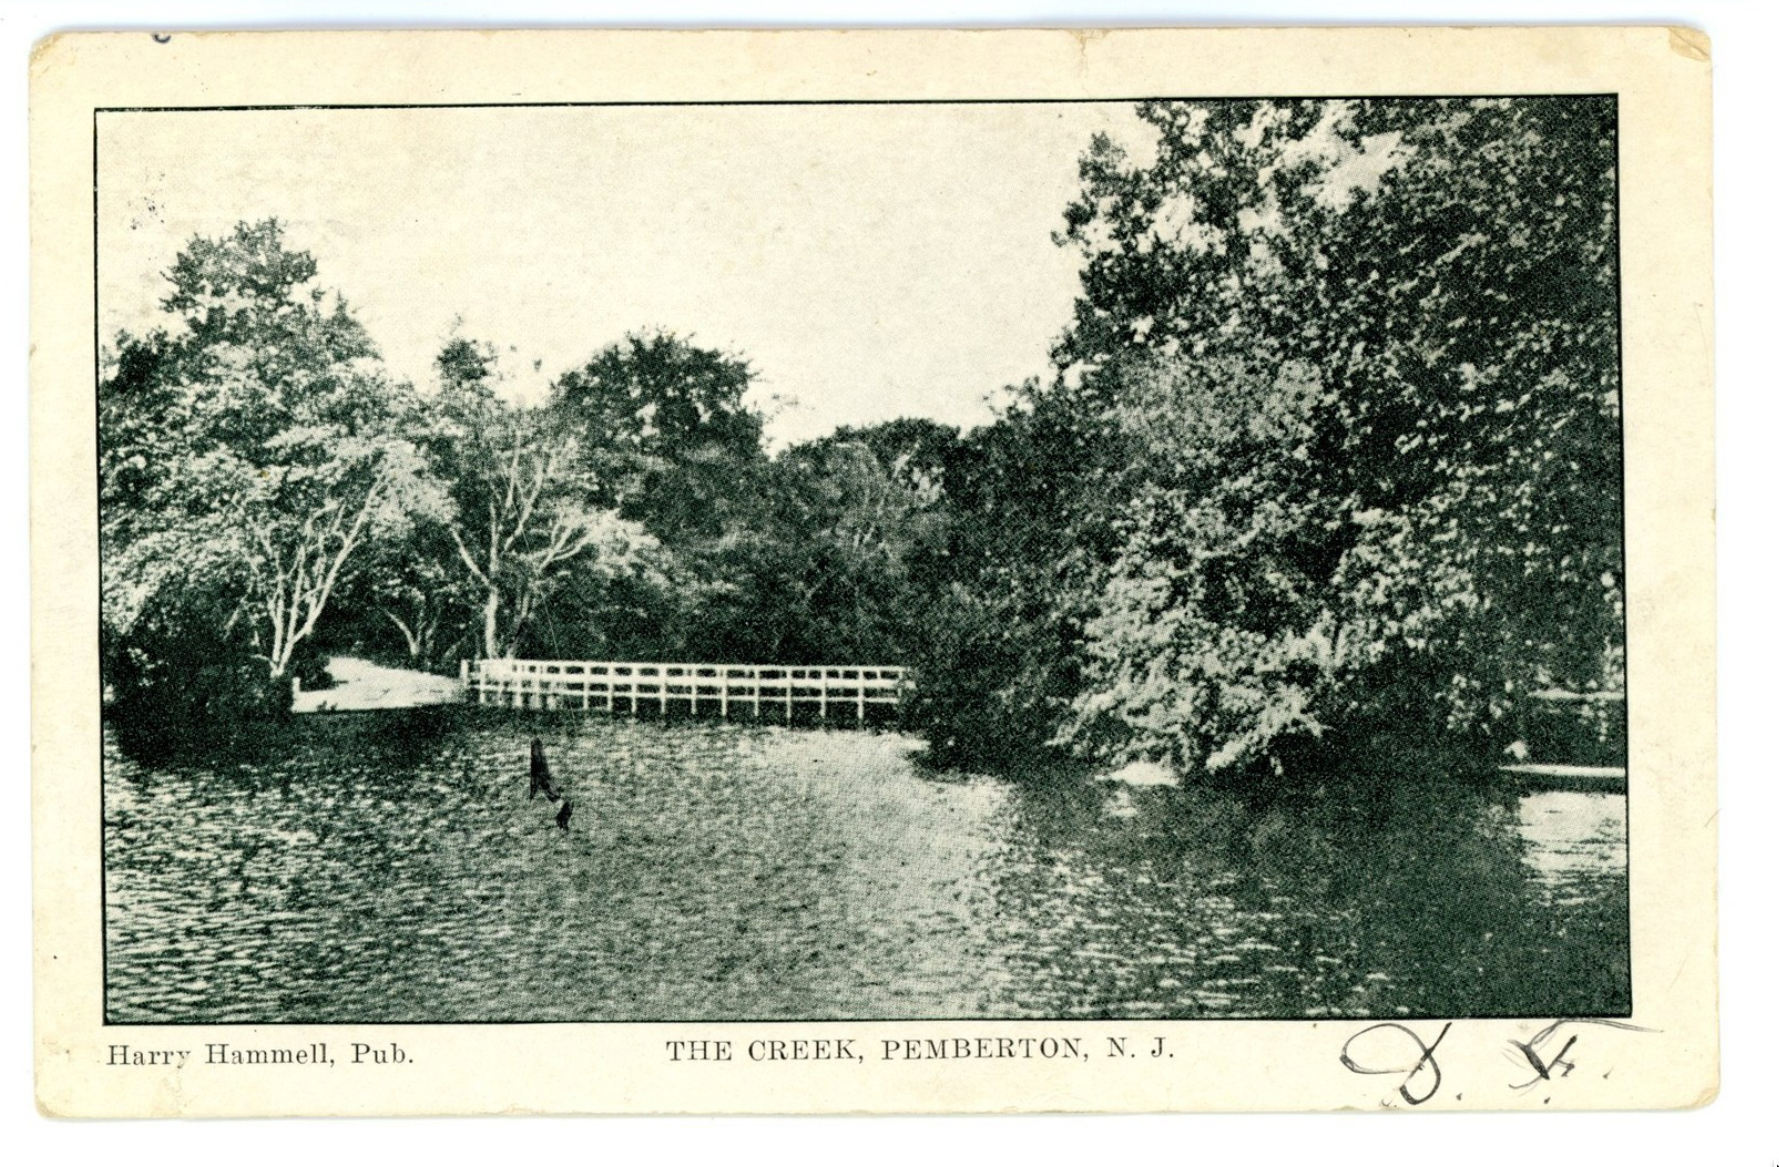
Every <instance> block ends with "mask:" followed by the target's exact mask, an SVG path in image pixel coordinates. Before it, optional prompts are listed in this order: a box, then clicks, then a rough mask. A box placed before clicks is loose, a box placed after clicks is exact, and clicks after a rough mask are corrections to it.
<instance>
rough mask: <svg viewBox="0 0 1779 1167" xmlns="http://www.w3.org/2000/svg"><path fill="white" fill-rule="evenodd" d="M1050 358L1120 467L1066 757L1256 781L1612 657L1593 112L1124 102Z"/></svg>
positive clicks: (1495, 703) (1587, 102)
mask: <svg viewBox="0 0 1779 1167" xmlns="http://www.w3.org/2000/svg"><path fill="white" fill-rule="evenodd" d="M1143 113H1144V116H1145V117H1146V118H1147V119H1148V120H1149V121H1150V122H1151V123H1152V124H1153V125H1154V126H1155V127H1156V129H1157V131H1158V135H1159V143H1158V150H1157V156H1156V160H1155V162H1154V163H1153V164H1152V165H1149V166H1143V167H1138V166H1133V165H1131V164H1129V162H1128V160H1127V159H1125V158H1124V157H1123V156H1122V155H1121V154H1120V153H1119V152H1118V151H1117V150H1115V149H1114V148H1112V147H1111V146H1110V144H1109V143H1106V142H1104V141H1101V142H1099V143H1096V145H1095V148H1094V150H1093V151H1092V152H1091V153H1090V155H1089V157H1088V158H1087V159H1086V160H1085V161H1084V163H1083V167H1082V174H1083V180H1084V191H1083V196H1082V198H1081V199H1080V200H1079V201H1078V202H1077V203H1076V204H1074V205H1073V206H1072V207H1071V208H1070V211H1069V213H1068V217H1067V224H1068V225H1067V228H1066V231H1065V233H1064V235H1063V236H1062V239H1063V241H1064V242H1066V243H1068V244H1069V245H1071V246H1075V247H1077V248H1079V249H1080V250H1081V251H1082V252H1083V287H1084V295H1083V297H1082V300H1081V302H1080V304H1079V305H1078V310H1077V321H1076V326H1075V327H1074V329H1073V330H1072V331H1071V333H1070V335H1069V337H1068V338H1067V339H1066V340H1065V342H1064V343H1063V344H1062V345H1061V346H1059V349H1058V360H1059V362H1061V363H1062V364H1063V366H1064V369H1063V373H1064V375H1065V378H1073V379H1074V380H1075V382H1076V384H1077V385H1078V387H1079V388H1078V390H1077V392H1076V396H1077V397H1079V398H1080V399H1081V400H1083V401H1084V402H1086V403H1088V404H1089V405H1090V406H1091V407H1094V408H1098V409H1099V410H1101V411H1102V416H1103V419H1104V421H1105V423H1106V424H1105V426H1104V432H1105V434H1106V435H1107V436H1106V439H1105V441H1106V443H1107V444H1108V445H1110V446H1111V447H1112V448H1113V449H1115V450H1116V451H1118V454H1117V457H1116V459H1115V461H1117V462H1121V463H1126V464H1128V467H1129V469H1128V471H1127V472H1125V473H1123V474H1121V475H1120V478H1121V485H1120V488H1119V490H1117V491H1115V492H1113V497H1115V498H1118V499H1119V500H1120V501H1119V505H1120V506H1121V507H1123V508H1124V516H1123V517H1122V518H1121V519H1120V520H1118V522H1117V523H1116V524H1115V527H1116V530H1117V531H1118V533H1119V540H1118V546H1117V551H1116V554H1115V555H1114V556H1113V557H1112V558H1111V559H1110V560H1109V561H1108V562H1107V564H1106V571H1105V574H1104V576H1103V577H1102V579H1103V602H1102V601H1096V603H1097V605H1098V612H1097V614H1096V615H1095V616H1093V617H1092V618H1090V620H1089V621H1088V626H1087V627H1088V644H1087V658H1088V661H1089V662H1090V663H1089V667H1088V671H1087V675H1086V683H1085V686H1084V689H1083V692H1082V694H1081V695H1080V697H1079V699H1078V700H1077V701H1076V713H1077V717H1076V719H1075V721H1074V722H1073V724H1072V726H1071V727H1070V732H1071V735H1072V736H1073V737H1074V739H1075V740H1076V742H1077V743H1078V744H1079V745H1081V746H1082V747H1083V748H1089V749H1101V750H1112V751H1114V752H1125V753H1142V754H1154V753H1162V754H1169V755H1172V756H1174V757H1176V759H1177V760H1179V761H1181V762H1183V763H1184V764H1186V765H1188V766H1195V767H1198V768H1201V769H1203V770H1206V771H1228V772H1247V771H1251V770H1252V769H1254V768H1255V767H1257V766H1258V767H1260V768H1262V769H1266V768H1269V767H1270V769H1272V770H1273V771H1275V772H1276V771H1278V770H1279V769H1280V768H1281V767H1282V766H1285V764H1286V763H1287V762H1288V761H1289V760H1290V759H1291V758H1292V757H1294V756H1295V755H1296V754H1298V753H1300V752H1301V750H1302V749H1303V748H1304V747H1306V746H1307V745H1309V744H1313V743H1321V744H1327V743H1329V742H1344V743H1347V744H1351V743H1352V742H1354V741H1357V740H1364V739H1371V740H1373V742H1374V744H1375V743H1376V742H1377V741H1379V740H1383V739H1385V738H1388V737H1391V736H1395V737H1397V738H1401V739H1419V740H1422V741H1428V740H1435V739H1439V738H1441V737H1442V736H1443V737H1445V738H1447V739H1453V738H1456V737H1459V736H1461V735H1465V734H1474V733H1486V732H1487V731H1488V729H1489V728H1490V726H1491V725H1492V724H1493V723H1494V722H1496V721H1498V720H1499V719H1500V718H1501V717H1502V716H1503V715H1504V713H1505V711H1506V710H1507V709H1508V708H1509V707H1510V705H1511V701H1512V700H1513V697H1514V695H1515V694H1516V693H1521V692H1524V691H1525V690H1526V689H1528V688H1532V687H1536V686H1538V685H1540V684H1549V683H1563V684H1568V685H1574V686H1577V687H1590V688H1592V687H1602V686H1610V685H1611V684H1612V683H1613V682H1614V679H1615V678H1614V675H1613V674H1614V663H1613V662H1614V660H1615V659H1622V655H1621V654H1622V596H1621V593H1620V590H1619V589H1620V583H1619V580H1620V575H1621V572H1620V567H1619V564H1620V559H1621V554H1622V552H1621V548H1620V546H1619V535H1618V522H1617V514H1618V509H1619V502H1618V500H1619V490H1618V461H1617V457H1618V455H1617V450H1618V440H1619V439H1618V434H1619V415H1618V404H1617V388H1618V382H1617V347H1616V331H1615V324H1616V317H1615V311H1614V309H1615V290H1616V280H1617V272H1616V265H1615V259H1614V250H1613V239H1614V237H1615V222H1614V218H1613V214H1614V194H1613V189H1614V188H1613V184H1614V173H1613V160H1612V136H1613V122H1612V106H1611V103H1610V101H1606V100H1600V99H1589V98H1553V99H1509V100H1500V101H1424V102H1423V101H1418V102H1402V101H1373V102H1335V103H1319V102H1234V103H1219V104H1215V105H1200V104H1196V103H1165V104H1152V105H1148V106H1146V107H1144V110H1143Z"/></svg>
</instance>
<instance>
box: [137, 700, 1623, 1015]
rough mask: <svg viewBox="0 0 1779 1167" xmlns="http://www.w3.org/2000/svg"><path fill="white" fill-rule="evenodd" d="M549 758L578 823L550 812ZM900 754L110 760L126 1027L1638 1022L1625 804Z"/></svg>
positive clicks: (625, 746) (795, 750) (798, 747)
mask: <svg viewBox="0 0 1779 1167" xmlns="http://www.w3.org/2000/svg"><path fill="white" fill-rule="evenodd" d="M534 733H535V734H537V735H538V736H540V737H542V738H543V740H544V743H545V747H546V750H547V752H548V754H549V757H550V760H551V765H552V768H553V769H554V771H555V773H556V775H557V778H558V779H559V780H560V781H562V782H563V783H564V784H565V786H566V787H567V789H568V793H569V795H570V797H571V798H572V799H573V801H574V805H575V812H574V819H573V823H572V829H571V830H570V831H569V832H567V833H566V834H565V833H563V832H561V831H559V830H557V829H556V828H555V826H554V823H553V821H552V815H553V809H554V808H552V807H550V806H549V805H548V804H547V803H546V802H545V800H544V799H543V798H541V797H540V798H539V799H537V800H536V801H528V800H527V798H526V789H527V785H528V777H527V772H526V757H527V744H528V742H529V740H530V737H531V736H532V735H533V734H534ZM918 744H919V743H918V742H917V741H915V740H913V739H910V738H906V737H902V736H898V735H895V734H884V733H861V732H851V731H848V732H822V731H816V730H786V729H782V728H771V727H758V726H738V725H726V724H709V723H682V724H658V723H649V722H643V723H634V722H629V721H625V720H622V719H619V720H606V719H603V718H600V717H592V718H581V717H574V718H570V717H547V716H541V715H540V716H539V717H538V719H536V720H529V721H528V720H523V719H522V718H521V717H520V716H519V715H513V714H507V713H484V712H483V711H475V710H464V709H453V710H425V711H412V712H406V713H401V712H396V713H367V714H343V715H335V716H319V717H305V718H298V719H295V720H294V721H293V722H292V723H291V724H290V725H288V726H285V727H276V728H273V729H271V730H268V731H267V734H266V735H265V736H264V737H263V738H261V739H260V740H258V741H256V742H254V743H251V744H250V745H249V746H245V747H237V748H235V749H233V750H231V751H228V752H226V753H218V754H215V755H212V756H208V757H206V758H205V759H204V760H203V761H202V762H201V763H196V762H191V761H181V762H160V763H154V764H148V763H144V762H139V761H136V760H132V759H131V758H129V757H127V756H125V755H124V754H123V753H121V752H120V751H119V750H118V749H117V748H116V746H115V744H114V743H113V742H112V741H111V740H110V739H109V737H108V740H107V747H106V750H107V752H106V800H105V801H106V870H107V875H106V891H107V917H106V928H107V935H106V941H107V1007H108V1011H109V1016H110V1019H111V1020H112V1021H118V1022H147V1021H211V1022H222V1021H262V1022H273V1021H359V1022H370V1021H450V1020H489V1021H493V1020H526V1021H550V1020H616V1019H684V1020H692V1019H742V1018H812V1019H813V1018H843V1017H846V1018H900V1017H926V1018H941V1017H959V1018H962V1017H1101V1016H1107V1017H1112V1016H1127V1017H1140V1016H1165V1017H1198V1016H1228V1017H1255V1016H1266V1017H1311V1016H1330V1015H1341V1016H1390V1015H1397V1014H1415V1015H1442V1016H1478V1015H1539V1016H1558V1015H1577V1014H1598V1013H1622V1012H1626V1011H1628V1008H1629V991H1630V990H1629V980H1630V978H1629V963H1628V942H1627V930H1626V923H1627V921H1626V877H1625V835H1624V831H1625V818H1624V805H1625V804H1624V799H1623V797H1622V796H1615V795H1595V794H1539V795H1532V796H1527V797H1525V798H1518V797H1514V796H1505V795H1497V796H1492V797H1487V796H1484V795H1481V794H1477V793H1473V792H1459V791H1455V790H1452V789H1449V788H1448V787H1447V785H1446V784H1441V783H1429V784H1428V785H1427V787H1425V788H1421V789H1416V790H1407V789H1404V788H1400V787H1399V788H1395V789H1394V790H1393V791H1386V792H1385V793H1383V794H1381V795H1379V796H1378V797H1376V798H1373V799H1370V800H1367V801H1366V802H1365V804H1364V805H1346V804H1343V803H1342V802H1341V800H1339V799H1334V798H1326V799H1321V800H1311V801H1309V802H1306V803H1305V804H1304V805H1302V806H1297V807H1293V808H1288V809H1273V810H1269V811H1265V812H1261V811H1256V810H1254V809H1251V808H1247V807H1245V806H1243V805H1242V804H1241V803H1239V802H1237V801H1235V800H1232V799H1228V798H1225V797H1222V796H1218V795H1211V794H1207V793H1204V792H1201V791H1191V790H1182V789H1169V788H1158V789H1128V788H1125V787H1122V786H1115V785H1110V784H1100V783H1083V782H1079V781H1076V782H1050V783H1027V784H1015V783H1012V782H1009V781H1007V780H1005V779H1001V778H991V777H982V776H976V777H967V776H964V777H960V776H955V775H935V774H930V773H926V772H924V771H923V770H921V769H920V768H919V767H918V766H916V765H915V764H914V762H913V761H912V758H911V755H912V754H913V753H914V751H915V750H916V748H917V747H918Z"/></svg>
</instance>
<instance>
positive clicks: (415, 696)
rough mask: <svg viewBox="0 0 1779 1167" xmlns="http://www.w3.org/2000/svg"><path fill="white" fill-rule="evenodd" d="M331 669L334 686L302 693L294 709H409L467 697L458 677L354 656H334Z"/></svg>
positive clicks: (312, 710) (446, 702)
mask: <svg viewBox="0 0 1779 1167" xmlns="http://www.w3.org/2000/svg"><path fill="white" fill-rule="evenodd" d="M327 671H328V672H329V673H330V674H332V675H333V678H334V681H335V682H336V683H335V685H334V687H333V688H331V689H316V690H315V691H313V692H307V693H298V694H297V695H296V702H295V704H294V705H293V706H292V707H291V709H292V712H295V713H336V712H339V713H344V712H347V711H351V710H360V709H409V708H412V707H413V706H416V705H449V704H452V703H454V702H457V701H461V700H463V685H462V684H461V683H460V682H459V681H458V680H457V679H456V678H455V677H441V676H438V675H436V674H434V673H422V672H416V671H415V670H413V669H392V668H388V667H386V666H384V665H378V664H372V663H371V662H370V661H367V660H360V659H358V658H357V657H350V656H336V657H334V658H332V659H331V660H329V661H328V664H327Z"/></svg>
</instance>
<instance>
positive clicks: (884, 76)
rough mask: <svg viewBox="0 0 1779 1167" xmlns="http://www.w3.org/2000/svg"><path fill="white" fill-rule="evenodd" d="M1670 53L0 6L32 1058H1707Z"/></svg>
mask: <svg viewBox="0 0 1779 1167" xmlns="http://www.w3.org/2000/svg"><path fill="white" fill-rule="evenodd" d="M1710 67H1711V57H1710V45H1709V42H1708V41H1707V40H1705V39H1704V38H1703V37H1702V36H1700V35H1696V34H1694V33H1691V32H1689V31H1687V30H1684V29H1673V28H1662V27H1651V28H1621V29H1610V28H1546V29H1533V28H1521V29H1510V28H1497V29H1458V28H1444V29H1435V28H1422V29H1412V28H1400V29H1388V28H1374V29H1357V28H1354V29H1340V30H1313V29H1294V30H1291V29H1277V30H1262V29H1227V30H1209V29H1204V30H1186V29H1174V30H1138V29H1112V30H1106V31H1092V32H1088V31H1082V30H1074V31H1070V30H1051V31H1044V30H1036V29H1029V30H995V31H942V30H927V31H919V30H905V31H894V32H892V31H856V30H855V31H843V30H835V31H816V30H803V31H765V30H756V31H743V30H733V31H710V32H683V33H682V32H674V31H633V32H631V31H588V30H581V31H575V30H553V31H543V30H535V31H493V30H481V31H442V30H441V31H420V30H410V31H400V32H346V31H342V32H271V31H266V32H241V33H233V32H231V33H227V34H220V35H212V34H209V33H191V32H181V31H179V30H173V31H171V32H159V33H152V34H151V33H149V32H143V33H140V34H137V33H117V34H111V33H104V34H84V33H75V34H70V35H68V36H66V37H58V38H54V39H52V40H49V41H46V42H43V43H42V44H41V45H40V46H39V47H38V49H37V50H36V52H35V54H34V56H33V59H32V86H31V93H32V112H31V116H32V121H31V125H32V186H31V189H32V212H33V233H32V240H31V248H32V263H33V284H32V289H33V298H32V302H31V306H30V328H31V339H30V344H31V360H32V366H31V378H32V380H31V425H30V435H31V461H30V475H31V492H30V502H31V508H32V516H33V517H32V558H31V570H32V578H33V590H32V608H33V621H32V648H31V660H32V669H33V682H32V694H31V702H30V715H31V718H32V747H33V763H32V772H33V782H32V799H33V802H32V818H31V830H32V843H31V855H32V865H33V866H32V880H31V895H32V898H33V905H34V909H33V913H34V914H33V926H32V930H33V936H34V941H33V959H34V966H33V967H34V977H35V989H34V1014H35V1017H36V1026H37V1032H36V1035H35V1039H34V1041H35V1049H36V1059H35V1067H36V1074H37V1084H36V1088H35V1089H36V1097H37V1101H38V1106H39V1108H40V1109H41V1110H42V1111H43V1112H44V1113H45V1114H48V1115H52V1116H62V1117H74V1116H78V1117H135V1118H142V1117H167V1116H179V1117H187V1118H194V1117H217V1118H234V1117H267V1116H279V1115H292V1116H294V1115H304V1116H318V1117H321V1116H333V1117H360V1116H364V1117H369V1116H380V1115H381V1116H392V1115H406V1116H416V1115H492V1114H510V1113H532V1114H554V1115H566V1114H589V1113H591V1114H632V1115H641V1114H657V1115H658V1114H684V1115H693V1114H696V1115H713V1116H714V1115H758V1114H774V1113H776V1114H789V1115H816V1114H830V1115H832V1114H846V1113H877V1114H895V1115H909V1114H921V1113H927V1114H966V1113H1042V1112H1057V1111H1061V1112H1075V1113H1120V1112H1158V1113H1171V1112H1180V1111H1274V1112H1276V1111H1285V1110H1292V1109H1298V1110H1303V1109H1309V1110H1319V1111H1329V1110H1346V1109H1352V1110H1362V1111H1377V1110H1401V1111H1418V1112H1425V1111H1447V1110H1451V1111H1456V1110H1465V1111H1546V1110H1552V1111H1554V1110H1567V1111H1580V1110H1590V1109H1592V1110H1601V1109H1606V1110H1645V1109H1660V1108H1689V1107H1699V1106H1704V1105H1706V1104H1708V1103H1709V1102H1710V1101H1711V1099H1712V1098H1714V1097H1715V1095H1716V1092H1717V1090H1718V1085H1719V1074H1718V1044H1717V1042H1718V1037H1717V1032H1718V1031H1717V1026H1718V1006H1717V999H1718V998H1717V994H1718V991H1719V988H1718V979H1717V978H1718V964H1717V944H1718V934H1717V921H1716V902H1717V901H1716V897H1717V877H1716V867H1715V864H1716V831H1717V827H1716V823H1717V819H1718V814H1717V812H1718V802H1717V790H1716V777H1715V766H1716V753H1715V736H1714V735H1715V717H1716V705H1715V702H1716V692H1715V689H1714V687H1713V677H1714V671H1715V667H1716V663H1715V662H1716V658H1715V647H1714V646H1715V640H1714V637H1715V632H1714V630H1713V627H1712V622H1713V620H1714V619H1715V609H1714V601H1713V588H1714V583H1713V581H1714V578H1715V577H1714V571H1715V567H1714V561H1713V554H1714V550H1713V540H1714V527H1713V524H1714V522H1715V517H1714V516H1715V507H1716V495H1715V493H1714V489H1715V488H1714V483H1713V477H1712V475H1713V469H1712V437H1711V425H1712V410H1713V408H1714V405H1713V396H1712V392H1713V391H1712V366H1711V344H1712V332H1711V330H1712V327H1713V325H1712V311H1713V308H1712V285H1711V266H1710V244H1711V237H1710V221H1711V220H1710V206H1711V203H1710V199H1711V173H1712V172H1711V150H1710V143H1709V139H1708V137H1701V136H1700V133H1699V131H1700V129H1701V128H1702V127H1708V125H1709V119H1710V115H1711V101H1710Z"/></svg>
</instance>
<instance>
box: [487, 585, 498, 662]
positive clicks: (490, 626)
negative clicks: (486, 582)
mask: <svg viewBox="0 0 1779 1167" xmlns="http://www.w3.org/2000/svg"><path fill="white" fill-rule="evenodd" d="M500 648H501V645H500V593H499V592H498V591H496V590H495V589H493V588H489V589H488V599H487V600H486V601H484V602H483V604H482V655H483V656H484V657H486V658H489V659H493V658H495V657H498V656H501V655H502V653H501V651H500Z"/></svg>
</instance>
